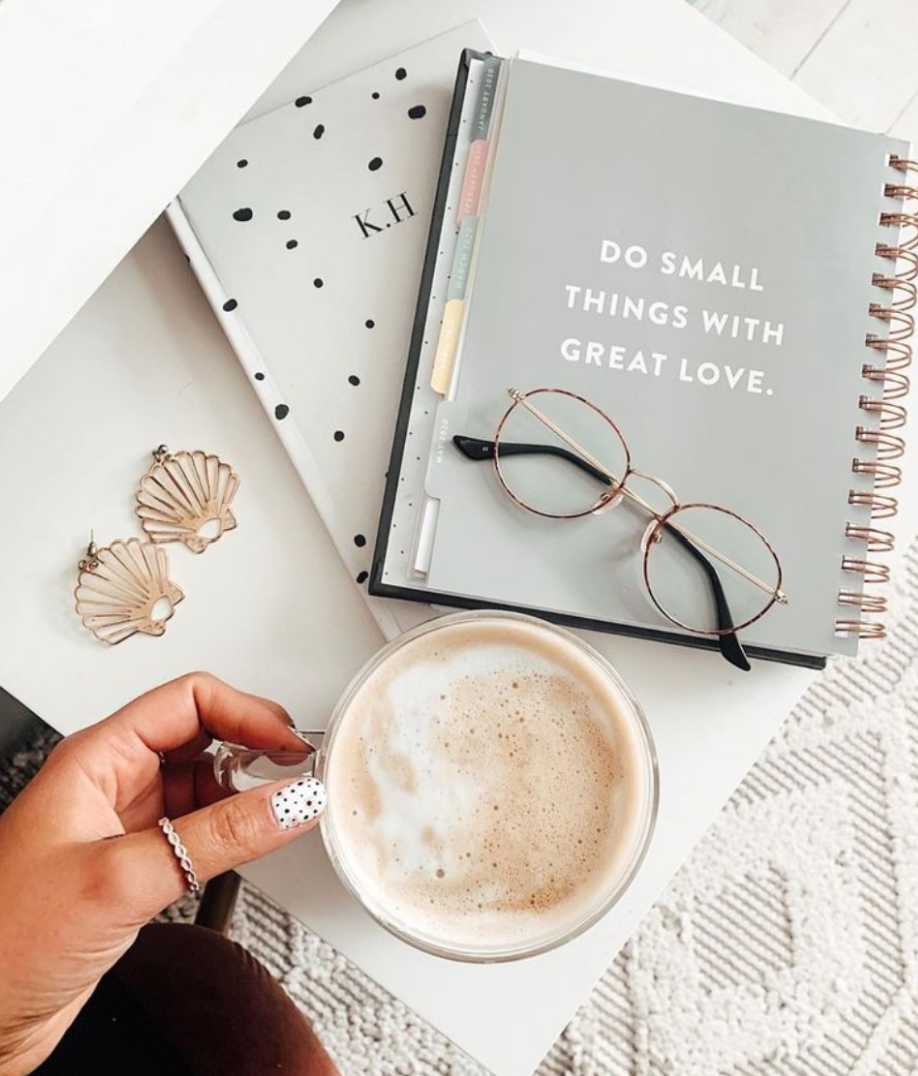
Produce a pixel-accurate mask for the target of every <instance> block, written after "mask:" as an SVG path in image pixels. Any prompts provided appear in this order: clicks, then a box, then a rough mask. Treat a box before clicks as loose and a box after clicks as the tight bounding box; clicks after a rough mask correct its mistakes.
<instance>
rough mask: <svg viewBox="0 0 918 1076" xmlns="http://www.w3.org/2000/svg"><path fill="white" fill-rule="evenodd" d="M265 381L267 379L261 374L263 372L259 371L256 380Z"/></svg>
mask: <svg viewBox="0 0 918 1076" xmlns="http://www.w3.org/2000/svg"><path fill="white" fill-rule="evenodd" d="M264 379H265V375H264V374H263V373H262V372H261V370H259V371H258V373H257V374H256V375H255V380H256V381H264Z"/></svg>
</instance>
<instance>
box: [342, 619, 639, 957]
mask: <svg viewBox="0 0 918 1076" xmlns="http://www.w3.org/2000/svg"><path fill="white" fill-rule="evenodd" d="M326 783H327V785H328V789H329V808H328V810H329V812H330V814H331V819H330V821H331V822H332V824H333V827H334V830H335V834H336V838H337V841H338V844H339V854H340V855H341V856H342V858H343V859H344V860H345V861H346V862H347V863H348V865H349V867H350V869H351V870H352V871H353V872H354V873H355V874H357V876H358V877H359V878H360V880H361V884H362V885H363V886H364V887H365V888H366V889H368V890H369V891H370V892H371V893H373V894H374V895H375V898H376V900H377V901H378V902H379V903H380V904H381V905H382V907H383V908H385V909H387V910H388V912H389V914H390V915H393V916H394V918H396V919H397V920H402V921H405V922H407V923H409V924H411V925H412V926H413V927H415V928H420V929H422V930H425V931H427V932H428V933H431V934H433V935H435V936H437V937H441V938H443V939H444V940H447V941H449V942H452V943H454V944H474V943H476V942H486V943H487V944H489V945H494V944H501V943H502V942H506V943H508V944H516V943H520V942H521V941H523V942H524V941H526V940H527V939H529V938H532V937H536V936H541V935H543V934H546V933H548V932H550V931H552V930H554V929H563V928H565V927H567V926H568V925H575V924H576V923H577V922H579V921H580V920H582V919H583V918H584V917H585V916H586V915H589V913H590V911H591V910H592V909H593V908H594V907H596V906H597V905H598V904H600V903H602V901H603V899H604V897H605V896H606V895H607V894H608V892H609V891H610V890H611V889H612V888H614V885H615V882H616V880H617V879H618V878H619V877H620V876H621V874H622V873H623V872H624V871H625V870H626V869H627V867H628V865H629V863H630V861H631V859H632V857H633V855H634V853H635V850H636V845H637V843H638V841H639V840H640V835H641V824H642V819H643V817H644V812H645V808H646V799H647V797H648V795H649V788H648V784H647V781H646V777H645V765H644V761H643V755H642V754H641V745H640V740H639V736H638V733H637V731H636V729H635V728H634V725H633V721H632V718H631V717H630V715H629V713H628V710H627V704H626V703H625V702H624V700H623V699H622V697H621V695H620V694H619V692H618V691H617V689H616V688H615V685H614V684H612V683H611V682H610V681H609V680H607V679H606V678H605V677H604V676H603V675H602V674H601V672H600V671H599V670H598V669H597V667H596V666H595V665H594V664H593V663H592V662H591V661H590V660H589V659H588V658H587V657H586V656H585V655H584V654H583V653H582V652H581V651H579V650H578V649H576V648H575V647H573V646H571V645H570V644H569V643H567V642H566V640H564V639H563V638H562V637H560V636H556V635H553V634H550V633H548V632H544V631H540V630H538V629H536V628H534V627H532V626H530V625H528V624H525V623H520V622H518V621H509V620H507V621H502V620H494V621H489V622H478V623H474V622H473V623H470V624H456V625H452V626H449V627H447V628H444V629H441V630H439V631H436V632H433V633H431V634H429V635H422V636H419V637H418V638H417V639H414V640H412V641H411V642H409V643H408V644H406V645H405V646H404V647H403V648H402V649H401V650H400V651H399V652H397V654H396V655H394V656H393V658H391V659H390V660H389V661H388V662H386V663H385V664H384V665H383V666H381V667H380V668H379V669H377V670H376V671H375V672H374V673H373V675H372V676H371V677H370V678H369V679H368V680H367V682H366V683H365V684H364V685H363V686H362V688H361V689H360V690H359V692H358V693H357V695H356V697H355V698H354V699H353V701H352V703H351V706H350V708H349V710H348V712H347V714H346V715H345V716H344V718H343V720H342V722H341V724H340V726H339V729H338V732H337V734H336V739H335V745H334V750H333V752H332V754H331V762H330V765H329V768H328V771H327V773H326Z"/></svg>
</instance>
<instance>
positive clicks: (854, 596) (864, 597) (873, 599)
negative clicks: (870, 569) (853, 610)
mask: <svg viewBox="0 0 918 1076" xmlns="http://www.w3.org/2000/svg"><path fill="white" fill-rule="evenodd" d="M838 604H839V605H854V606H856V607H857V608H858V609H863V611H864V612H865V613H885V612H886V596H885V595H884V594H867V593H865V592H864V591H863V590H840V591H839V592H838Z"/></svg>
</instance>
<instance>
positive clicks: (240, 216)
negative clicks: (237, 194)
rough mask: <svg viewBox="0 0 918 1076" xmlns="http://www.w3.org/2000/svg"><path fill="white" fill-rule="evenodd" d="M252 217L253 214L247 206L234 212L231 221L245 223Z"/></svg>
mask: <svg viewBox="0 0 918 1076" xmlns="http://www.w3.org/2000/svg"><path fill="white" fill-rule="evenodd" d="M254 216H255V214H254V213H253V212H252V210H251V209H249V208H248V206H245V207H244V208H242V209H237V210H236V212H235V213H234V214H233V220H239V221H247V220H251V219H252V217H254Z"/></svg>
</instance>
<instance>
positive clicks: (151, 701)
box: [85, 672, 302, 761]
mask: <svg viewBox="0 0 918 1076" xmlns="http://www.w3.org/2000/svg"><path fill="white" fill-rule="evenodd" d="M292 726H293V721H292V720H291V718H290V715H289V714H288V713H287V711H286V710H285V709H284V708H283V707H282V706H281V705H280V704H278V703H276V702H271V701H270V700H269V699H263V698H261V697H259V696H258V695H250V694H248V693H247V692H244V691H237V690H236V689H235V688H233V687H230V685H229V684H226V683H224V682H223V681H222V680H219V679H217V677H215V676H211V675H210V674H209V673H200V672H195V673H188V674H186V675H185V676H180V677H179V678H178V679H177V680H170V681H169V682H168V683H166V684H162V685H161V686H160V687H156V688H154V689H153V690H152V691H148V692H147V693H146V694H145V695H141V696H140V697H139V698H137V699H134V700H133V702H129V703H128V704H127V705H126V706H123V707H122V708H121V709H120V710H118V711H116V712H115V713H114V714H112V715H111V717H107V718H106V719H105V720H104V721H100V722H99V724H98V725H95V726H94V727H93V728H92V729H88V730H87V731H86V734H85V735H86V738H87V739H88V738H89V737H95V736H97V735H98V736H100V737H106V738H107V737H109V736H111V735H112V734H113V733H114V734H128V735H132V736H134V737H136V738H137V739H139V740H140V741H141V742H142V743H143V744H144V746H145V747H147V748H148V749H149V750H150V751H155V752H163V753H164V754H166V755H167V756H168V757H169V759H170V761H181V760H182V756H184V755H185V754H188V753H189V752H190V754H189V756H188V757H195V755H196V754H197V753H198V752H199V751H200V750H203V748H204V747H206V746H207V745H208V743H210V741H211V739H219V740H230V741H232V742H233V743H241V744H245V745H246V746H247V747H263V748H278V747H287V748H289V747H291V746H297V747H300V748H301V747H302V741H301V740H300V739H299V738H298V737H297V736H296V735H295V734H294V733H293V732H292V731H290V730H291V729H292ZM179 749H184V750H181V751H180V750H179Z"/></svg>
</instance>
